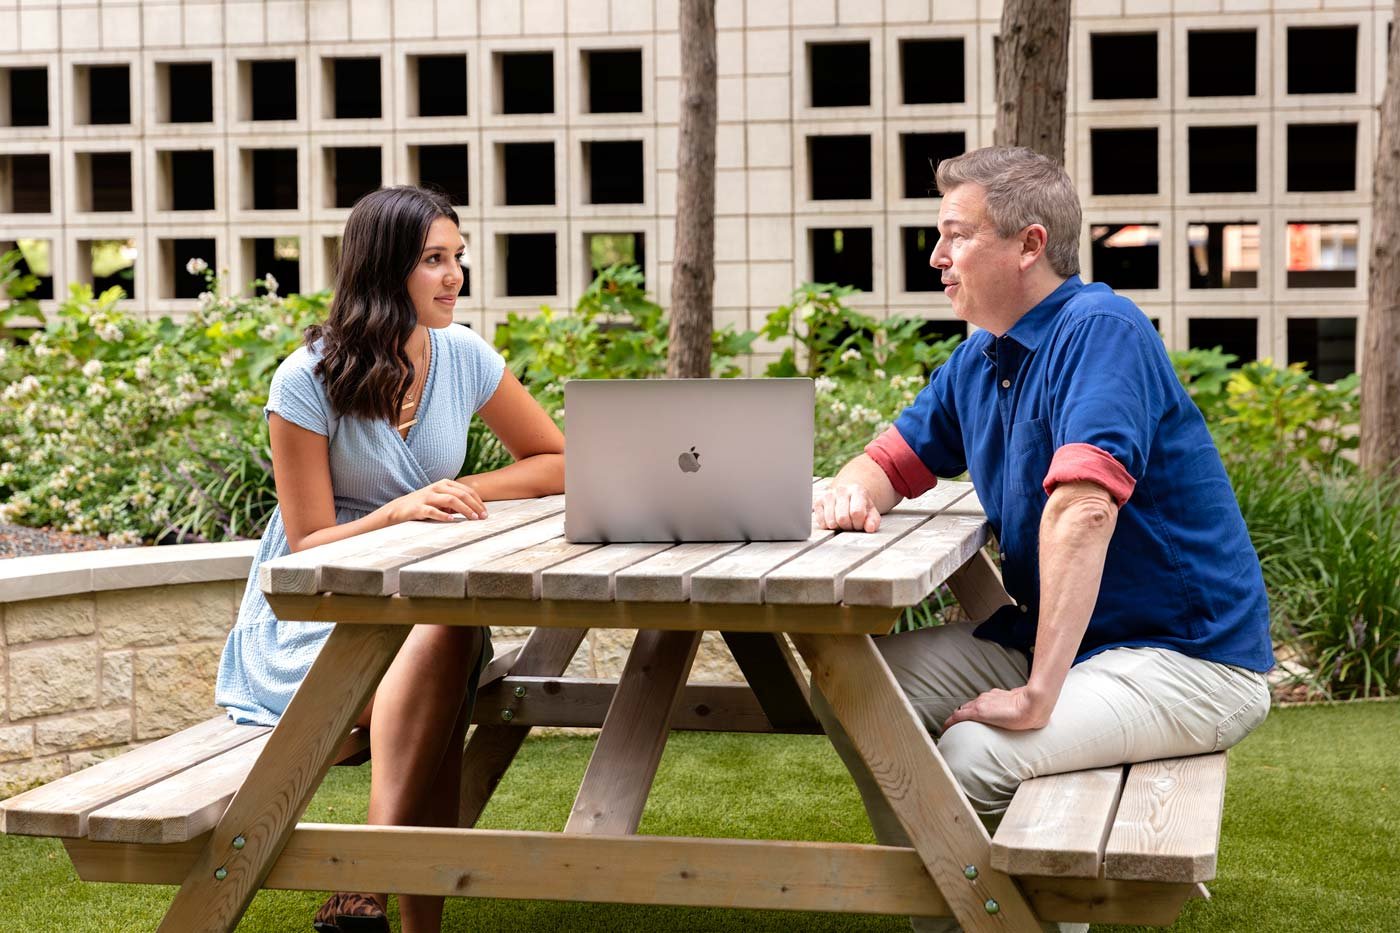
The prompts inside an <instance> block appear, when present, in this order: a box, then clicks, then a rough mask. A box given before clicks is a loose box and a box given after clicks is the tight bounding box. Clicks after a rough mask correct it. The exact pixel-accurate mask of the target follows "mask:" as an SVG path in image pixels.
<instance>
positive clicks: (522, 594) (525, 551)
mask: <svg viewBox="0 0 1400 933" xmlns="http://www.w3.org/2000/svg"><path fill="white" fill-rule="evenodd" d="M551 521H553V519H551ZM558 521H559V522H560V526H559V527H560V533H559V535H558V536H555V537H552V538H549V539H547V540H544V541H540V542H538V543H536V544H533V545H531V546H530V547H526V548H521V549H518V550H515V551H512V552H510V553H507V554H502V555H500V556H498V557H495V558H493V559H492V560H489V561H486V562H485V563H476V564H475V565H474V566H472V567H470V568H469V569H468V570H467V595H468V596H470V597H473V598H476V599H532V600H533V599H539V598H540V590H541V588H542V587H541V584H540V574H541V573H543V572H544V571H546V570H548V569H549V568H550V567H553V566H555V565H556V564H562V563H564V561H566V560H572V559H573V558H575V557H578V556H579V555H581V554H587V553H588V552H589V551H596V550H598V548H600V547H602V546H603V545H601V544H576V543H573V542H570V541H566V540H564V537H563V518H562V516H561V517H560V518H559V519H558Z"/></svg>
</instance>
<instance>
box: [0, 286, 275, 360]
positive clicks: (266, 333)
mask: <svg viewBox="0 0 1400 933" xmlns="http://www.w3.org/2000/svg"><path fill="white" fill-rule="evenodd" d="M269 278H270V276H269ZM280 333H282V329H281V328H280V327H278V326H277V325H276V324H264V325H263V326H262V327H260V328H258V336H259V337H261V338H262V339H264V340H276V339H277V335H278V334H280ZM3 362H4V360H3V359H0V363H3Z"/></svg>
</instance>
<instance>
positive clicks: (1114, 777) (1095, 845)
mask: <svg viewBox="0 0 1400 933" xmlns="http://www.w3.org/2000/svg"><path fill="white" fill-rule="evenodd" d="M1122 790H1123V768H1121V767H1116V768H1098V769H1095V770H1093V771H1071V772H1070V773H1068V774H1051V775H1047V776H1046V777H1041V778H1035V779H1033V780H1030V781H1026V782H1024V783H1023V784H1022V785H1021V786H1020V787H1019V788H1018V789H1017V791H1016V796H1015V797H1014V798H1012V800H1011V806H1010V807H1008V808H1007V811H1006V816H1005V817H1004V818H1003V819H1002V821H1001V825H1000V826H999V827H997V832H996V836H995V837H993V839H992V867H993V868H995V869H997V870H998V871H1004V872H1006V873H1007V874H1008V875H1053V876H1055V877H1057V878H1097V877H1099V869H1100V868H1101V867H1102V865H1103V853H1104V843H1105V842H1106V841H1107V839H1108V833H1109V830H1110V829H1111V828H1112V827H1113V815H1114V813H1115V812H1117V810H1118V797H1119V795H1120V794H1121V793H1122Z"/></svg>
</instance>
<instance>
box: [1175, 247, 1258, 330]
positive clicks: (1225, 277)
mask: <svg viewBox="0 0 1400 933" xmlns="http://www.w3.org/2000/svg"><path fill="white" fill-rule="evenodd" d="M1186 267H1187V272H1188V280H1189V285H1190V287H1191V288H1257V287H1258V286H1259V225H1258V224H1257V223H1254V222H1253V221H1238V220H1237V221H1226V222H1218V221H1214V222H1210V223H1200V222H1193V223H1190V224H1187V226H1186ZM1193 346H1194V344H1193Z"/></svg>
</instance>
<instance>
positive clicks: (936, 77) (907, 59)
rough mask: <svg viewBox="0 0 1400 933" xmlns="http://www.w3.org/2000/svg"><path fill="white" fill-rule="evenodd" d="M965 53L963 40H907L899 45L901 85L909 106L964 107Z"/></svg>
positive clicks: (965, 98)
mask: <svg viewBox="0 0 1400 933" xmlns="http://www.w3.org/2000/svg"><path fill="white" fill-rule="evenodd" d="M964 56H965V52H964V50H963V40H962V39H961V38H948V39H904V40H902V41H901V42H900V43H899V84H900V89H901V91H902V93H903V95H904V98H903V99H904V102H905V103H906V104H961V103H964V102H965V101H966V100H967V89H966V87H965V86H964V80H963V75H964V73H965V72H964V64H965V59H964Z"/></svg>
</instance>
